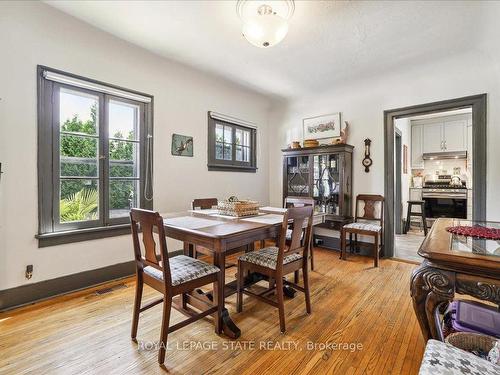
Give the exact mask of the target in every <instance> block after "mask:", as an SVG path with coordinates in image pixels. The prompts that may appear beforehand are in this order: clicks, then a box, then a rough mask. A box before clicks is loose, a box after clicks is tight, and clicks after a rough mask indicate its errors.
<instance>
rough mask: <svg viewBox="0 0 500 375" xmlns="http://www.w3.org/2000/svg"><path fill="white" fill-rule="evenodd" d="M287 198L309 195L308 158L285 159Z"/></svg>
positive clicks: (294, 157)
mask: <svg viewBox="0 0 500 375" xmlns="http://www.w3.org/2000/svg"><path fill="white" fill-rule="evenodd" d="M286 163H287V165H286V168H287V169H286V172H287V196H308V195H309V193H310V192H309V173H310V165H309V156H290V157H288V158H287V159H286Z"/></svg>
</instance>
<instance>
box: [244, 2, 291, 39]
mask: <svg viewBox="0 0 500 375" xmlns="http://www.w3.org/2000/svg"><path fill="white" fill-rule="evenodd" d="M294 10H295V4H294V2H293V0H267V1H266V0H238V2H237V4H236V13H238V16H239V17H240V18H241V20H242V21H243V29H242V32H243V36H244V37H245V38H246V39H247V40H248V41H249V42H250V43H252V44H253V45H254V46H257V47H260V48H267V47H272V46H274V45H276V44H278V43H279V42H281V41H282V40H283V38H285V36H286V34H287V33H288V20H289V19H290V18H291V17H292V15H293V12H294Z"/></svg>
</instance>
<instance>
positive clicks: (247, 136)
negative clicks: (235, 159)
mask: <svg viewBox="0 0 500 375" xmlns="http://www.w3.org/2000/svg"><path fill="white" fill-rule="evenodd" d="M243 146H250V132H249V131H243Z"/></svg>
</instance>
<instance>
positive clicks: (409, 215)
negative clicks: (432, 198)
mask: <svg viewBox="0 0 500 375" xmlns="http://www.w3.org/2000/svg"><path fill="white" fill-rule="evenodd" d="M413 206H420V212H415V211H413ZM412 216H418V217H420V218H422V225H423V226H424V234H425V235H426V236H427V218H426V217H425V202H424V201H417V200H415V201H408V213H407V214H406V225H405V230H404V234H406V233H408V231H409V230H410V221H411V218H412Z"/></svg>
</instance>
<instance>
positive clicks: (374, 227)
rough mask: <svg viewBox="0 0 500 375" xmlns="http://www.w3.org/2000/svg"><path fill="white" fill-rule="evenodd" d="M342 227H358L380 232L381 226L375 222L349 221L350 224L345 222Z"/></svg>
mask: <svg viewBox="0 0 500 375" xmlns="http://www.w3.org/2000/svg"><path fill="white" fill-rule="evenodd" d="M344 228H346V229H360V230H369V231H372V232H380V230H381V229H382V227H381V226H380V225H377V224H371V223H351V224H346V225H344Z"/></svg>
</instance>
